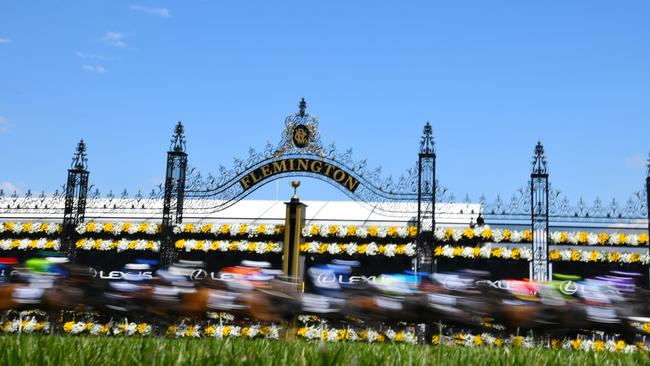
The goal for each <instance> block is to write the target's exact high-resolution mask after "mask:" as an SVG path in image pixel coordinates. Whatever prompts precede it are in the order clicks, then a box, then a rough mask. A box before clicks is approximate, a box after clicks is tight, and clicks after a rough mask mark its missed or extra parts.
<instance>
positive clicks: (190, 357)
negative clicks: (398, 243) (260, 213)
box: [0, 336, 650, 366]
mask: <svg viewBox="0 0 650 366" xmlns="http://www.w3.org/2000/svg"><path fill="white" fill-rule="evenodd" d="M152 364H154V365H201V366H205V365H213V364H224V365H334V364H341V365H391V364H392V365H529V366H534V365H535V366H536V365H604V364H611V365H647V364H650V356H648V355H647V354H639V353H635V354H613V353H607V352H604V353H593V352H577V351H566V350H557V351H556V350H549V349H528V350H527V349H503V348H460V347H444V346H442V347H441V346H435V347H434V346H416V345H404V344H402V345H396V344H362V343H339V344H324V343H318V342H313V343H307V342H304V341H294V342H284V341H268V340H245V339H241V340H240V339H238V340H223V341H220V340H216V339H164V338H95V337H59V336H0V365H3V366H14V365H15V366H18V365H57V366H60V365H152Z"/></svg>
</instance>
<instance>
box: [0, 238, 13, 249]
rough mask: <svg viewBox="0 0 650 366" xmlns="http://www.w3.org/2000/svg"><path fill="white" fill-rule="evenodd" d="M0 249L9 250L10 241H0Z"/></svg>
mask: <svg viewBox="0 0 650 366" xmlns="http://www.w3.org/2000/svg"><path fill="white" fill-rule="evenodd" d="M0 249H2V250H10V249H11V240H0Z"/></svg>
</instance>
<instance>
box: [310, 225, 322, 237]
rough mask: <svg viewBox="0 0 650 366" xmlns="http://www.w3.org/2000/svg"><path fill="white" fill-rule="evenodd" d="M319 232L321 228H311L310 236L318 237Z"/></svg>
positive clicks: (316, 226) (315, 226)
mask: <svg viewBox="0 0 650 366" xmlns="http://www.w3.org/2000/svg"><path fill="white" fill-rule="evenodd" d="M319 232H320V226H318V225H314V226H312V227H311V230H310V231H309V234H310V235H318V233H319Z"/></svg>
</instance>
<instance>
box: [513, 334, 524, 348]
mask: <svg viewBox="0 0 650 366" xmlns="http://www.w3.org/2000/svg"><path fill="white" fill-rule="evenodd" d="M522 343H524V337H522V336H516V337H515V338H514V339H513V340H512V346H513V347H521V345H522Z"/></svg>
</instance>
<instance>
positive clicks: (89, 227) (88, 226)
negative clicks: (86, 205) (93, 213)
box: [86, 221, 97, 232]
mask: <svg viewBox="0 0 650 366" xmlns="http://www.w3.org/2000/svg"><path fill="white" fill-rule="evenodd" d="M96 227H97V224H95V223H94V222H92V221H91V222H89V223H88V224H86V231H87V232H93V231H95V228H96Z"/></svg>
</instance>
